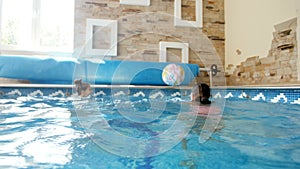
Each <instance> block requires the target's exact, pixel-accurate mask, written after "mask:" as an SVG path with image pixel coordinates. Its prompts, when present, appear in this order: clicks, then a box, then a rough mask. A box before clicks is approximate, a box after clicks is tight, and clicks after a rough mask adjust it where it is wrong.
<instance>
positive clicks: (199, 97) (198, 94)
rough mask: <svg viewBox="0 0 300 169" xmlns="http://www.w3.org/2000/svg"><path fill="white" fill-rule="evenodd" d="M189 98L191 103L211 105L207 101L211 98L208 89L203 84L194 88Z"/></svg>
mask: <svg viewBox="0 0 300 169" xmlns="http://www.w3.org/2000/svg"><path fill="white" fill-rule="evenodd" d="M191 97H192V98H191V99H192V101H196V102H200V104H211V101H210V100H209V98H210V97H211V94H210V87H209V86H208V85H207V84H205V83H200V84H198V85H196V86H194V87H193V89H192V94H191Z"/></svg>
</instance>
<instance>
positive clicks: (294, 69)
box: [226, 18, 300, 86]
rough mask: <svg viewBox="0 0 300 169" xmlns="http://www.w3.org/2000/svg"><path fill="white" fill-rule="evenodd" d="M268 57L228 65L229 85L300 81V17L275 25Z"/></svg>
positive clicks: (227, 77) (253, 57) (294, 82)
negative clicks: (299, 39)
mask: <svg viewBox="0 0 300 169" xmlns="http://www.w3.org/2000/svg"><path fill="white" fill-rule="evenodd" d="M274 27H275V32H273V40H272V44H271V49H270V50H269V53H268V56H266V57H263V58H260V57H259V56H252V57H249V58H247V59H246V61H244V62H242V63H241V64H240V65H238V66H236V67H234V66H233V65H228V67H227V68H226V79H227V85H230V86H231V85H233V86H236V85H282V84H300V81H299V80H298V73H299V69H300V68H298V66H297V62H298V51H297V45H298V43H297V18H294V19H291V20H288V21H285V22H283V23H280V24H278V25H275V26H274Z"/></svg>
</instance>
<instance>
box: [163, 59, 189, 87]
mask: <svg viewBox="0 0 300 169" xmlns="http://www.w3.org/2000/svg"><path fill="white" fill-rule="evenodd" d="M184 74H185V73H184V69H183V68H182V67H181V66H180V65H176V64H173V63H172V64H168V65H167V66H166V67H165V68H164V70H163V72H162V79H163V81H164V83H165V84H167V85H169V86H176V85H180V84H181V83H182V82H183V80H184Z"/></svg>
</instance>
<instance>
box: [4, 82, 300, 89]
mask: <svg viewBox="0 0 300 169" xmlns="http://www.w3.org/2000/svg"><path fill="white" fill-rule="evenodd" d="M0 87H10V88H12V87H18V88H20V87H21V88H73V87H75V86H74V85H72V84H10V83H3V84H0ZM91 87H93V88H112V87H113V88H114V87H115V88H140V89H157V88H159V89H191V88H192V86H152V85H105V84H103V85H91ZM211 89H300V85H285V86H282V85H278V86H275V85H272V86H267V85H264V86H258V85H245V86H213V87H211Z"/></svg>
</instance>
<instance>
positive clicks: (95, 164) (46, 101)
mask: <svg viewBox="0 0 300 169" xmlns="http://www.w3.org/2000/svg"><path fill="white" fill-rule="evenodd" d="M179 100H180V99H179ZM116 102H117V101H113V100H112V99H110V98H97V99H95V100H91V99H90V100H89V99H86V100H77V99H74V98H72V97H70V98H55V97H16V98H2V99H0V168H97V169H99V168H100V169H101V168H103V169H107V168H113V169H126V168H130V169H131V168H138V169H144V168H146V169H150V168H157V169H168V168H170V169H175V168H189V169H195V168H201V169H203V168H204V169H223V168H224V169H231V168H235V169H238V168H242V169H253V168H255V169H260V168H261V169H275V168H278V169H279V168H291V169H295V168H299V167H300V116H299V113H300V106H299V105H289V104H273V103H266V102H255V101H251V100H248V99H243V100H227V101H226V104H225V107H224V110H223V113H222V116H221V118H219V117H220V116H218V118H217V119H218V125H217V127H216V129H215V131H214V132H213V133H212V135H211V136H210V138H209V139H208V140H205V141H204V142H199V136H200V133H201V130H202V129H203V126H204V125H205V124H206V122H207V121H208V120H209V119H208V118H207V117H205V116H193V115H191V114H188V113H186V112H189V111H191V106H190V105H189V104H182V102H180V101H178V100H167V102H160V101H159V100H158V101H157V102H153V101H152V102H150V101H149V100H147V99H143V100H134V101H132V102H130V103H129V102H126V104H117V103H116ZM119 103H122V102H119ZM153 105H155V106H158V107H159V106H161V108H163V111H161V109H155V108H153V107H155V106H153ZM126 110H128V112H130V111H132V110H134V112H135V116H130V115H129V114H126ZM145 112H146V113H147V114H145ZM141 113H144V114H141ZM179 114H181V115H179ZM210 118H215V117H210ZM178 119H179V120H178ZM174 124H176V125H174ZM191 124H192V125H191ZM206 125H207V124H206ZM170 128H172V129H170ZM183 129H188V130H187V132H186V131H185V130H183ZM177 130H178V132H177ZM180 130H182V131H180ZM115 132H117V133H119V134H120V135H118V136H114V135H111V134H114V133H115ZM168 132H169V133H168ZM165 133H167V134H166V136H163V137H160V136H161V135H163V134H165ZM186 133H187V134H186ZM107 137H110V139H111V140H106V139H107ZM141 138H142V141H141V142H137V143H139V144H140V145H137V144H134V143H132V142H130V141H131V140H134V141H136V140H138V141H140V140H139V139H141ZM178 138H180V140H178ZM147 140H151V141H150V142H147ZM170 140H171V141H170ZM124 142H125V143H126V144H124ZM143 142H145V143H146V144H144V145H143ZM117 143H120V144H117ZM126 145H128V146H126ZM141 145H142V146H141ZM164 146H165V147H164ZM167 146H169V147H170V148H169V147H167ZM166 147H167V148H166ZM140 155H144V157H140ZM134 157H137V158H134Z"/></svg>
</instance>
